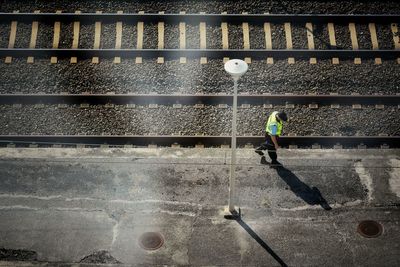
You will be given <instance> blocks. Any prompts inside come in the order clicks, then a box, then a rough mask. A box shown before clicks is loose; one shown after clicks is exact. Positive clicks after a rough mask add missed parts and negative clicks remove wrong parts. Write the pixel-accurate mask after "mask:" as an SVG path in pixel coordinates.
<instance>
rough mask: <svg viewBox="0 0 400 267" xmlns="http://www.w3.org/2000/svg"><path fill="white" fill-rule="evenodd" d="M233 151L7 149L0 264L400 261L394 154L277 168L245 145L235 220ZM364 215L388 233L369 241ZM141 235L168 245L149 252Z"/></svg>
mask: <svg viewBox="0 0 400 267" xmlns="http://www.w3.org/2000/svg"><path fill="white" fill-rule="evenodd" d="M228 155H229V150H224V149H179V148H178V149H171V148H164V149H161V148H160V149H55V148H51V149H33V148H31V149H22V148H17V149H15V148H13V149H12V148H4V149H0V216H1V219H0V249H3V250H0V260H3V261H1V262H0V266H8V265H9V264H10V263H12V264H16V262H15V261H5V260H18V259H25V260H29V262H25V263H24V264H33V265H38V264H39V265H48V264H49V263H48V262H51V264H52V265H53V264H61V263H63V264H64V263H65V264H72V263H79V262H81V263H82V264H84V263H87V262H92V263H93V262H94V263H110V264H120V265H133V266H157V265H160V266H165V265H167V266H279V265H282V264H286V265H288V266H321V265H326V266H398V265H400V247H399V246H400V245H399V244H400V234H399V233H400V225H399V221H400V209H399V204H400V151H399V150H282V151H280V152H279V156H280V159H281V162H282V163H283V164H284V168H280V169H271V168H270V167H269V166H268V165H265V164H262V163H263V162H262V159H261V157H260V156H258V155H257V154H255V153H254V152H253V150H251V149H240V150H239V152H238V156H239V164H238V167H237V172H238V174H237V180H238V181H237V187H238V190H237V192H238V205H239V206H240V207H241V211H242V213H243V216H242V219H241V220H239V221H235V220H226V219H224V218H223V211H224V206H225V205H227V196H228V178H229V157H228ZM362 220H376V221H378V222H379V223H381V224H382V225H383V228H384V230H383V234H382V235H381V236H380V237H378V238H364V237H362V236H361V235H360V234H359V233H357V225H358V223H359V222H360V221H362ZM145 232H158V233H161V234H162V236H163V237H164V239H165V242H164V245H163V246H162V247H161V248H159V249H157V250H154V251H147V250H144V249H143V248H142V247H140V246H139V242H138V240H139V238H140V236H141V235H142V234H143V233H145ZM7 253H8V254H7ZM13 253H14V254H15V255H17V256H15V257H14V258H13V257H11V256H10V255H11V254H13ZM24 253H25V254H24ZM29 253H30V254H29ZM7 255H8V256H7ZM18 255H19V257H20V258H18Z"/></svg>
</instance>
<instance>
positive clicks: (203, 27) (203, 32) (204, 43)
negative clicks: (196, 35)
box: [200, 12, 207, 64]
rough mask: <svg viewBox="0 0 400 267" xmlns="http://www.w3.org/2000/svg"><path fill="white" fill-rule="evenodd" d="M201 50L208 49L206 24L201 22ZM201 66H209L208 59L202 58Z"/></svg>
mask: <svg viewBox="0 0 400 267" xmlns="http://www.w3.org/2000/svg"><path fill="white" fill-rule="evenodd" d="M200 14H205V12H200ZM200 49H207V31H206V23H205V22H200ZM200 64H207V57H201V58H200Z"/></svg>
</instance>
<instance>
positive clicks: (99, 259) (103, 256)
mask: <svg viewBox="0 0 400 267" xmlns="http://www.w3.org/2000/svg"><path fill="white" fill-rule="evenodd" d="M79 263H105V264H117V263H121V262H120V261H118V260H117V259H115V258H114V257H113V256H112V255H111V254H110V253H109V252H108V251H106V250H100V251H96V252H94V253H92V254H90V255H89V256H86V257H84V258H83V259H81V260H80V261H79Z"/></svg>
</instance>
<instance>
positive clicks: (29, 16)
mask: <svg viewBox="0 0 400 267" xmlns="http://www.w3.org/2000/svg"><path fill="white" fill-rule="evenodd" d="M10 21H20V22H32V21H39V22H54V21H60V22H72V21H81V22H85V23H92V22H95V21H102V22H107V23H112V22H117V21H121V22H127V23H135V22H138V21H142V22H147V23H150V22H153V23H155V22H160V21H164V22H167V23H179V22H187V23H199V22H207V23H212V24H213V23H220V22H228V23H233V24H237V23H242V22H248V23H253V24H260V23H264V22H273V23H283V22H293V23H306V22H313V23H328V22H334V23H349V22H354V23H369V22H374V23H392V22H397V21H400V15H398V14H391V15H390V14H388V15H386V14H365V15H361V14H360V15H359V14H355V15H352V14H137V13H124V14H116V13H102V14H97V13H81V14H75V13H61V14H56V13H0V22H10Z"/></svg>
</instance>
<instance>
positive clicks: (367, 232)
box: [357, 221, 382, 238]
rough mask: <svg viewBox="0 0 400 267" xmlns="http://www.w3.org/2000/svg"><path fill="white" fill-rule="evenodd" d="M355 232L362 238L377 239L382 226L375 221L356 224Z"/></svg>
mask: <svg viewBox="0 0 400 267" xmlns="http://www.w3.org/2000/svg"><path fill="white" fill-rule="evenodd" d="M357 231H358V233H360V235H362V236H363V237H368V238H373V237H378V236H380V235H381V234H382V225H381V224H380V223H378V222H376V221H362V222H360V223H359V224H358V227H357Z"/></svg>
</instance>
